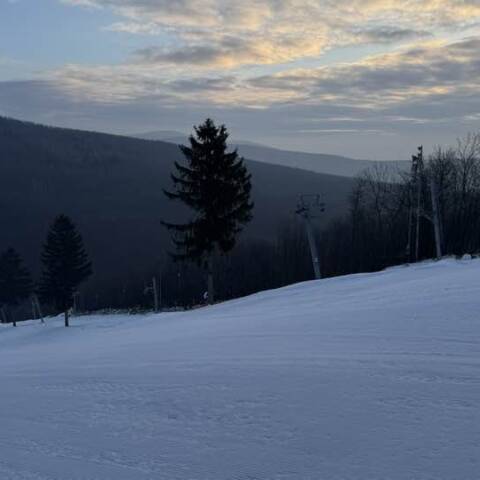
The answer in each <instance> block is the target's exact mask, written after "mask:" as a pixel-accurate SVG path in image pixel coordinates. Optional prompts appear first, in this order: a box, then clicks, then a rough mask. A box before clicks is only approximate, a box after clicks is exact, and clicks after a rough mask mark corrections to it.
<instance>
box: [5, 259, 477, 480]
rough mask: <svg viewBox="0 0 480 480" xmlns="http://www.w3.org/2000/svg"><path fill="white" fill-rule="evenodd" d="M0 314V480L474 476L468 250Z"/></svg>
mask: <svg viewBox="0 0 480 480" xmlns="http://www.w3.org/2000/svg"><path fill="white" fill-rule="evenodd" d="M72 320H73V321H72V323H73V326H72V328H70V329H65V328H63V327H62V326H61V320H50V321H48V323H47V325H44V326H43V325H40V324H38V323H36V322H27V323H25V324H22V325H21V326H19V327H18V328H17V329H14V328H12V327H10V326H2V327H0V479H1V480H67V479H68V480H70V479H72V480H80V479H81V480H97V479H98V480H110V479H111V480H125V479H128V480H144V479H152V480H153V479H155V480H163V479H165V480H177V479H178V480H180V479H181V480H190V479H191V480H194V479H195V480H217V479H218V480H230V479H231V480H253V479H258V480H287V479H298V480H322V479H326V480H340V479H341V480H348V479H355V480H356V479H362V480H363V479H365V480H376V479H378V480H387V479H398V480H404V479H414V480H424V479H425V480H427V479H428V480H430V479H431V480H442V479H445V480H477V479H478V478H480V261H478V260H470V261H455V260H444V261H442V262H438V263H425V264H421V265H417V266H411V267H398V268H394V269H389V270H386V271H385V272H380V273H375V274H365V275H354V276H347V277H341V278H336V279H329V280H323V281H319V282H308V283H304V284H299V285H294V286H292V287H287V288H284V289H279V290H275V291H269V292H264V293H260V294H257V295H253V296H251V297H248V298H245V299H241V300H235V301H232V302H227V303H225V304H222V305H218V306H215V307H211V308H205V309H202V310H196V311H192V312H187V313H173V314H162V315H148V316H121V315H119V316H91V317H81V318H73V319H72Z"/></svg>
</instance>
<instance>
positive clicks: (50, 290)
mask: <svg viewBox="0 0 480 480" xmlns="http://www.w3.org/2000/svg"><path fill="white" fill-rule="evenodd" d="M42 263H43V267H44V269H43V274H42V280H41V282H40V287H39V293H40V296H41V297H42V299H43V300H44V301H45V302H46V303H50V304H52V305H54V306H55V308H56V309H57V311H59V312H63V313H64V315H65V326H66V327H68V326H69V318H68V311H69V309H70V308H71V307H72V306H73V296H74V294H75V291H76V289H77V288H78V286H79V285H80V284H81V283H82V282H83V281H85V280H86V279H87V278H88V277H89V276H90V275H91V274H92V268H91V263H90V262H89V260H88V256H87V253H86V252H85V249H84V247H83V241H82V237H81V235H80V234H79V233H78V232H77V229H76V228H75V225H74V224H73V222H72V221H71V220H70V218H68V217H67V216H66V215H59V216H58V217H57V218H56V219H55V220H54V222H53V224H52V226H51V227H50V231H49V232H48V235H47V241H46V243H45V244H44V246H43V252H42Z"/></svg>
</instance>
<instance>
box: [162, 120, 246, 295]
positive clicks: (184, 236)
mask: <svg viewBox="0 0 480 480" xmlns="http://www.w3.org/2000/svg"><path fill="white" fill-rule="evenodd" d="M194 130H195V135H191V136H190V138H189V142H190V146H185V145H182V146H180V149H181V151H182V152H183V155H184V156H185V159H186V161H187V162H186V163H187V164H186V165H180V164H179V163H178V162H175V168H176V172H175V173H174V174H172V175H171V177H172V181H173V184H174V190H173V191H171V192H170V191H165V194H166V195H167V197H168V198H169V199H172V200H179V201H181V202H182V203H184V204H185V205H187V206H188V207H189V208H190V209H191V210H192V211H193V215H192V218H191V219H190V221H188V222H186V223H183V224H180V223H167V222H163V224H164V225H165V226H166V227H167V228H168V229H169V230H170V231H172V232H173V236H172V239H173V242H174V244H175V246H176V253H174V254H173V257H174V258H175V259H176V260H190V261H195V262H196V263H198V264H201V265H203V266H204V267H207V272H208V301H209V303H213V301H214V289H213V257H214V255H215V253H216V252H221V253H227V252H229V251H230V250H231V249H232V248H233V247H234V245H235V241H236V236H237V234H238V233H240V232H241V230H242V227H243V225H245V224H246V223H248V222H249V221H250V220H251V219H252V209H253V203H252V202H251V200H250V192H251V189H252V187H251V181H250V180H251V175H250V174H249V173H248V171H247V168H246V167H245V165H244V162H243V159H242V158H239V156H238V153H237V150H234V151H232V152H228V151H227V139H228V132H227V129H226V127H225V125H221V126H219V127H217V126H216V125H215V123H214V122H213V121H212V120H211V119H207V120H206V121H205V123H203V124H202V125H199V126H197V127H194Z"/></svg>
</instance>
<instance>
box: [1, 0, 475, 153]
mask: <svg viewBox="0 0 480 480" xmlns="http://www.w3.org/2000/svg"><path fill="white" fill-rule="evenodd" d="M0 115H7V116H11V117H16V118H21V119H28V120H34V121H37V122H42V123H47V124H51V125H60V126H68V127H78V128H84V129H93V130H101V131H108V132H114V133H140V132H147V131H152V130H179V131H184V132H187V131H189V130H190V129H191V126H192V125H193V124H196V123H199V122H200V121H202V120H203V119H204V118H205V117H206V116H212V117H213V118H214V119H216V120H217V121H219V122H222V123H226V124H227V126H228V127H229V129H230V131H231V132H232V135H233V136H234V137H236V138H239V139H246V140H251V141H257V142H262V143H266V144H269V145H274V146H279V147H282V148H290V149H297V150H305V151H318V152H328V153H338V154H345V155H349V156H354V157H357V158H374V159H403V158H409V156H410V154H411V153H412V152H414V151H415V148H416V146H417V144H420V143H423V144H424V145H425V146H426V148H427V149H428V148H432V147H433V146H434V145H436V144H441V145H444V144H446V143H449V142H454V141H455V138H456V137H458V136H460V135H463V134H465V133H467V132H469V131H476V130H480V0H425V1H422V0H174V1H173V0H0Z"/></svg>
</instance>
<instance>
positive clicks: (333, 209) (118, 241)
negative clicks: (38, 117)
mask: <svg viewBox="0 0 480 480" xmlns="http://www.w3.org/2000/svg"><path fill="white" fill-rule="evenodd" d="M174 161H180V162H182V161H183V157H182V155H181V152H180V150H179V149H178V147H177V146H176V145H173V144H172V143H166V142H160V141H155V142H154V141H145V140H139V139H136V138H129V137H121V136H114V135H106V134H100V133H93V132H85V131H77V130H67V129H60V128H51V127H45V126H40V125H35V124H32V123H24V122H20V121H16V120H11V119H6V118H1V117H0V249H4V248H6V247H8V246H10V245H12V246H14V247H16V248H17V249H18V250H19V251H20V252H21V254H22V255H23V256H24V257H25V258H26V260H27V262H28V264H29V265H30V266H31V267H32V268H33V269H34V271H35V273H37V274H38V270H39V256H40V248H41V244H42V242H43V241H44V238H45V235H46V232H47V229H48V226H49V223H50V222H51V221H52V219H53V217H54V216H55V215H58V214H59V213H65V214H67V215H70V216H71V217H72V218H73V219H74V221H75V222H76V223H77V224H78V226H79V229H80V231H81V232H82V233H83V235H84V240H85V245H86V248H87V249H88V251H89V252H90V253H91V255H92V258H93V263H94V266H95V278H94V279H93V280H92V283H91V285H92V288H97V287H98V286H99V285H103V288H107V287H108V288H110V287H111V288H117V289H118V288H120V287H119V285H121V284H122V282H127V280H128V278H129V276H132V275H135V274H139V273H142V272H145V271H146V270H147V269H148V268H150V267H152V265H153V264H154V263H155V262H156V261H158V259H159V258H162V256H164V255H165V252H166V250H167V249H169V248H170V241H169V236H168V233H167V232H166V231H165V229H164V228H162V226H161V224H160V220H161V219H166V220H170V221H172V220H173V221H176V220H179V219H180V220H181V219H182V218H185V216H186V215H187V212H186V210H185V209H184V208H182V206H181V205H178V204H177V203H174V202H169V201H168V200H167V199H166V197H165V195H164V194H163V190H162V189H163V188H169V187H171V180H170V173H171V171H172V168H173V162H174ZM246 163H247V166H248V169H249V171H250V172H251V173H252V182H253V197H254V201H255V210H254V220H253V222H252V223H251V224H250V225H249V226H248V227H247V229H246V230H245V233H244V236H243V238H263V239H272V241H273V240H274V239H275V236H276V233H277V230H278V227H279V225H280V224H281V223H282V222H283V221H284V220H285V219H287V218H289V217H291V216H292V214H293V212H294V209H295V204H296V201H297V195H298V194H300V193H322V194H323V197H324V199H325V201H326V202H327V204H328V206H329V207H328V208H327V212H326V214H325V217H324V221H327V220H328V219H329V218H333V217H334V216H335V215H338V214H340V213H343V212H344V211H345V208H346V199H347V196H348V193H349V191H350V189H351V185H352V181H351V180H350V179H348V178H343V177H336V176H330V175H320V174H315V173H311V172H307V171H305V170H300V169H293V168H286V167H281V166H277V165H267V164H266V163H260V162H254V161H247V162H246ZM99 291H100V290H99Z"/></svg>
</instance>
